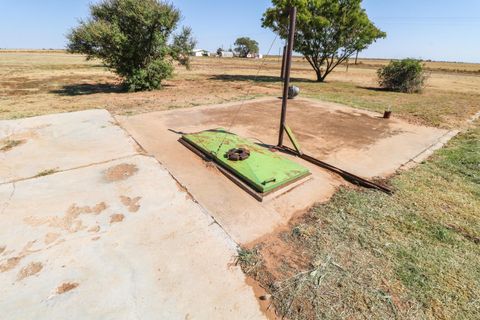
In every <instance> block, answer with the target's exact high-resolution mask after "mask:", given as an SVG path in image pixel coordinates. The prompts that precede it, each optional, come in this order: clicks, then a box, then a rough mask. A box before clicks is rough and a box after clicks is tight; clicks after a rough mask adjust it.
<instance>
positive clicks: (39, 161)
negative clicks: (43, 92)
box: [0, 110, 137, 183]
mask: <svg viewBox="0 0 480 320" xmlns="http://www.w3.org/2000/svg"><path fill="white" fill-rule="evenodd" d="M9 141H16V145H14V146H13V147H11V148H8V147H6V148H4V150H2V151H0V183H5V182H9V181H13V180H18V179H25V178H28V177H33V176H35V175H37V174H39V173H41V172H42V171H45V170H67V169H72V168H77V167H81V166H85V165H89V164H92V163H100V162H103V161H108V160H111V159H117V158H122V157H125V156H130V155H133V154H135V153H137V151H136V145H135V143H134V141H133V140H132V139H131V138H130V137H129V136H128V135H127V134H126V133H125V132H124V131H123V130H122V129H121V128H119V127H118V126H117V125H116V123H115V120H114V119H113V118H112V116H111V115H110V114H109V113H108V111H106V110H87V111H80V112H71V113H62V114H53V115H46V116H40V117H33V118H25V119H19V120H3V121H0V148H3V147H5V146H6V144H8V142H9Z"/></svg>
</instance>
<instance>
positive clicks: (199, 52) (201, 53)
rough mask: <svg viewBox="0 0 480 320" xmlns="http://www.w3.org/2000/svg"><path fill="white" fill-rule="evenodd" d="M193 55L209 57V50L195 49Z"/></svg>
mask: <svg viewBox="0 0 480 320" xmlns="http://www.w3.org/2000/svg"><path fill="white" fill-rule="evenodd" d="M192 56H194V57H208V51H207V50H203V49H193V53H192Z"/></svg>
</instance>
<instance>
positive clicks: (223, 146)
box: [183, 128, 310, 193]
mask: <svg viewBox="0 0 480 320" xmlns="http://www.w3.org/2000/svg"><path fill="white" fill-rule="evenodd" d="M183 139H184V140H185V141H187V142H188V143H190V144H191V145H193V146H194V147H195V148H197V149H199V150H200V151H202V152H203V153H205V154H207V155H210V156H211V157H212V158H213V159H214V160H215V161H216V162H217V163H218V164H219V165H221V166H223V167H224V168H226V169H227V170H229V171H231V172H232V173H234V174H235V175H236V176H237V177H238V178H240V179H241V180H243V181H244V182H245V183H247V184H248V185H249V186H250V187H252V188H253V189H254V190H256V191H257V192H261V193H266V192H269V191H272V190H274V189H276V188H279V187H281V186H283V185H285V184H288V183H290V182H293V181H295V180H298V179H300V178H302V177H305V176H307V175H309V174H310V172H309V171H308V169H307V168H305V167H303V166H301V165H299V164H297V163H295V162H293V161H291V160H289V159H287V158H285V157H283V156H282V155H280V154H278V153H274V152H272V151H270V150H268V149H267V148H264V147H262V146H259V145H257V144H255V143H253V142H251V141H249V140H247V139H244V138H242V137H239V136H237V135H235V134H233V133H230V132H227V131H225V129H223V128H219V129H212V130H206V131H201V132H198V133H191V134H185V135H183ZM219 146H220V149H218V148H219ZM233 148H247V149H248V150H249V151H250V157H248V158H247V159H246V160H243V161H232V160H229V159H228V158H227V157H226V154H227V152H228V151H229V150H231V149H233ZM217 150H218V152H217Z"/></svg>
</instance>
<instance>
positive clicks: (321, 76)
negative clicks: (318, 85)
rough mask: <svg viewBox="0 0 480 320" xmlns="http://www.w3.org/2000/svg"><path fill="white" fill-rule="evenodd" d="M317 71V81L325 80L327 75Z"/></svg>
mask: <svg viewBox="0 0 480 320" xmlns="http://www.w3.org/2000/svg"><path fill="white" fill-rule="evenodd" d="M316 73H317V82H323V80H325V75H322V73H321V72H320V71H316Z"/></svg>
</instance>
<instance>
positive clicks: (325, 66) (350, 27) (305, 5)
mask: <svg viewBox="0 0 480 320" xmlns="http://www.w3.org/2000/svg"><path fill="white" fill-rule="evenodd" d="M361 2H362V0H272V4H273V7H271V8H268V9H267V10H266V11H265V13H264V14H263V18H262V26H263V27H264V28H270V29H272V30H273V31H274V32H276V33H278V34H279V35H280V36H281V37H282V38H284V39H286V38H287V36H288V12H289V8H290V7H292V6H295V7H297V26H296V33H295V45H294V50H295V51H297V52H300V53H302V54H303V55H304V56H305V58H306V59H307V61H308V62H309V63H310V65H311V66H312V68H313V69H314V70H315V72H316V74H317V81H319V82H322V81H324V80H325V78H326V77H327V76H328V74H329V73H330V72H332V70H333V69H335V67H336V66H338V65H339V64H341V63H342V62H344V61H345V60H347V59H348V58H349V57H350V56H351V55H353V54H354V53H355V52H356V51H362V50H364V49H366V48H367V47H368V46H369V45H370V44H372V43H373V42H374V41H376V40H377V39H379V38H384V37H385V36H386V34H385V32H383V31H381V30H380V29H378V28H377V27H375V25H374V24H373V23H372V22H371V21H370V20H369V19H368V16H367V14H366V12H365V10H364V9H362V7H361Z"/></svg>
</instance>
